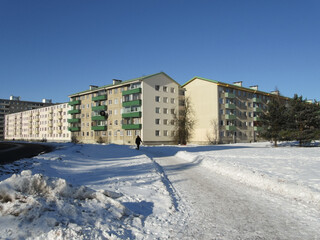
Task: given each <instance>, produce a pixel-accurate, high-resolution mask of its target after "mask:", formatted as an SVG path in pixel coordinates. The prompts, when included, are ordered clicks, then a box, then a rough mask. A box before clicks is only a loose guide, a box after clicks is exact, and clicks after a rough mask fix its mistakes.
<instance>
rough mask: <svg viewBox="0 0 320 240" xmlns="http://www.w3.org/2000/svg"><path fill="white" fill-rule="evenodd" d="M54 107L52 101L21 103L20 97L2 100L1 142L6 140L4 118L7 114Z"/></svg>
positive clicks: (0, 112)
mask: <svg viewBox="0 0 320 240" xmlns="http://www.w3.org/2000/svg"><path fill="white" fill-rule="evenodd" d="M50 105H52V102H51V100H48V99H43V100H42V102H31V101H21V98H20V97H15V96H10V98H9V99H0V140H3V139H4V118H5V115H6V114H10V113H15V112H22V111H25V110H31V109H36V108H40V107H44V106H50Z"/></svg>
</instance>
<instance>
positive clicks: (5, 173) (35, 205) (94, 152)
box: [0, 143, 320, 239]
mask: <svg viewBox="0 0 320 240" xmlns="http://www.w3.org/2000/svg"><path fill="white" fill-rule="evenodd" d="M55 147H56V150H55V151H53V152H50V153H47V154H44V155H39V156H37V157H34V158H32V159H22V160H19V161H16V162H14V163H12V164H6V165H3V166H0V180H1V182H0V224H1V225H0V236H1V238H5V239H179V238H180V239H182V238H183V236H184V234H185V233H186V232H187V231H186V226H187V225H188V224H187V223H188V222H190V218H191V213H192V212H195V211H197V209H192V207H193V206H192V204H190V203H189V202H188V201H187V200H186V199H183V197H182V196H183V194H182V193H181V192H179V190H177V189H176V187H177V186H178V185H179V184H183V181H180V182H179V184H178V181H172V179H173V177H172V176H171V175H170V176H169V175H168V174H167V168H165V167H164V166H163V165H162V162H161V161H160V160H159V158H160V157H162V158H164V159H166V160H167V161H170V160H173V159H176V160H177V161H178V159H181V160H183V161H185V162H187V163H188V164H187V165H183V169H187V168H191V167H193V166H197V167H198V168H199V169H201V172H204V171H206V172H212V173H214V174H218V175H221V176H224V177H226V178H228V179H233V180H235V181H236V182H238V183H239V182H240V183H241V184H243V185H245V186H248V187H249V188H255V189H258V190H261V191H262V192H263V193H264V195H267V196H269V195H268V194H269V193H270V194H275V195H278V196H280V197H282V198H285V199H289V200H290V201H292V202H296V203H297V204H303V206H304V207H305V208H303V209H309V210H310V212H316V213H317V212H319V211H320V155H319V153H320V148H318V147H312V148H311V147H310V148H298V147H290V146H283V147H278V148H274V147H272V146H271V144H269V143H253V144H232V145H216V146H152V147H151V146H150V147H146V146H142V148H141V150H140V151H138V150H135V149H134V147H133V146H121V145H113V144H111V145H98V144H97V145H94V144H92V145H91V144H77V145H76V144H71V143H64V144H62V143H60V144H58V143H57V144H55ZM174 167H177V166H174ZM179 167H180V166H179ZM180 168H182V166H181V167H180ZM170 169H173V166H171V168H170ZM174 174H176V175H177V173H176V172H175V173H174ZM200 177H201V176H200ZM205 181H206V180H205ZM205 181H204V182H205ZM186 189H187V188H186ZM193 197H195V198H202V197H205V196H200V195H199V196H193ZM280 202H281V201H280V200H279V201H278V202H277V203H278V204H280ZM281 204H282V202H281ZM283 205H284V204H282V205H281V208H282V207H283V208H284V206H283ZM297 209H300V210H297V211H301V208H297ZM309 210H308V211H309ZM222 214H223V212H222ZM297 215H298V214H297ZM200 217H201V216H200ZM306 219H307V218H306ZM191 222H192V221H191ZM211 224H218V222H216V223H211ZM220 224H223V223H220ZM313 224H314V226H317V225H319V224H320V220H319V219H316V218H315V220H314V223H313ZM203 231H205V230H203ZM233 231H234V230H233ZM209 233H210V232H209ZM248 236H249V235H248ZM212 238H215V236H212ZM217 239H224V238H217ZM239 239H241V238H239ZM314 239H316V238H314Z"/></svg>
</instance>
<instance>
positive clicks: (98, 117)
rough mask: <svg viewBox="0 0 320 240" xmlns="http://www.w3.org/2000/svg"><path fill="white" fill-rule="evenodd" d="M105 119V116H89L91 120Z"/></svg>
mask: <svg viewBox="0 0 320 240" xmlns="http://www.w3.org/2000/svg"><path fill="white" fill-rule="evenodd" d="M106 119H107V116H99V115H98V116H92V117H91V120H92V121H104V120H106Z"/></svg>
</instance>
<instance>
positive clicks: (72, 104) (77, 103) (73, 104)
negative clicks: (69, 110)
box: [68, 100, 81, 106]
mask: <svg viewBox="0 0 320 240" xmlns="http://www.w3.org/2000/svg"><path fill="white" fill-rule="evenodd" d="M68 104H69V105H70V106H75V105H80V104H81V101H80V100H74V101H70V102H68Z"/></svg>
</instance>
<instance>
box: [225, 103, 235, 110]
mask: <svg viewBox="0 0 320 240" xmlns="http://www.w3.org/2000/svg"><path fill="white" fill-rule="evenodd" d="M225 108H226V109H235V108H236V105H234V104H232V103H227V104H226V105H225Z"/></svg>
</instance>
